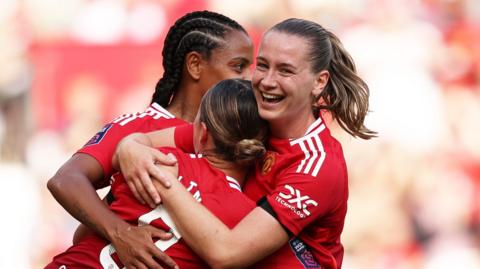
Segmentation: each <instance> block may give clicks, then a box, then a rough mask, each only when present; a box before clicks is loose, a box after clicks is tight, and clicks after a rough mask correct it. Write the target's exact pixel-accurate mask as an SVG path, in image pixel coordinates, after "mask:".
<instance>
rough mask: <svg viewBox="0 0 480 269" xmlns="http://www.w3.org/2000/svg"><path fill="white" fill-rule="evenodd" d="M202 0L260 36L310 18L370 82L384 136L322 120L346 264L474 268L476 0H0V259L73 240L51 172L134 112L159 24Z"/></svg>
mask: <svg viewBox="0 0 480 269" xmlns="http://www.w3.org/2000/svg"><path fill="white" fill-rule="evenodd" d="M201 9H209V10H213V11H217V12H220V13H223V14H225V15H228V16H230V17H232V18H234V19H235V20H237V21H238V22H240V23H241V24H242V25H244V26H245V28H246V29H247V30H248V32H249V33H250V35H251V36H252V38H253V40H254V42H255V44H256V45H258V42H259V40H260V38H261V34H262V32H263V31H264V30H265V29H267V28H269V27H271V26H272V25H273V24H275V23H277V22H279V21H280V20H282V19H285V18H288V17H300V18H306V19H310V20H314V21H316V22H318V23H320V24H321V25H323V26H324V27H326V28H328V29H331V30H332V31H333V32H335V33H336V34H338V36H339V37H340V38H341V39H342V41H343V43H344V45H345V47H346V48H347V49H348V50H349V51H350V52H351V54H352V56H353V58H354V59H355V61H356V64H357V67H358V69H359V72H360V73H361V76H362V77H363V78H364V79H365V80H366V81H367V83H368V84H369V86H370V89H371V113H370V114H369V116H368V119H367V126H368V127H370V128H372V129H374V130H376V131H378V132H379V138H377V139H373V140H371V141H361V140H358V139H353V138H351V137H349V136H348V135H346V134H345V133H343V132H342V131H340V130H339V129H338V128H337V127H336V126H335V124H332V126H331V128H332V130H333V131H334V133H335V135H336V136H337V137H338V138H339V140H340V141H341V142H342V144H343V146H344V151H345V155H346V158H347V162H348V167H349V173H350V198H349V211H348V214H347V219H346V225H345V231H344V233H343V237H342V240H343V243H344V245H345V249H346V253H345V259H344V268H352V269H360V268H374V269H376V268H393V269H396V268H398V269H404V268H426V269H434V268H435V269H437V268H440V269H441V268H480V2H479V1H478V0H242V1H237V0H210V1H206V0H160V1H154V0H68V1H58V0H1V1H0V178H1V185H2V187H1V188H0V205H1V208H0V209H1V214H2V221H1V224H0V238H1V239H2V244H0V245H1V246H0V268H21V269H23V268H41V267H42V266H43V265H45V264H46V263H47V262H48V261H50V259H51V257H52V256H53V255H55V254H57V253H59V252H60V251H62V250H64V249H65V248H66V247H68V246H69V245H70V244H71V239H72V235H73V231H74V230H75V228H76V227H77V225H78V222H77V221H76V220H75V219H73V218H72V217H71V216H69V215H68V214H67V213H66V212H65V211H64V210H63V209H62V208H61V207H60V206H59V205H58V204H57V203H56V202H55V200H54V199H53V198H52V197H51V195H50V194H49V192H48V191H47V189H46V182H47V180H48V179H49V178H50V177H51V176H52V175H53V174H54V173H55V171H56V170H57V169H58V168H59V167H60V166H61V165H62V163H63V162H64V161H66V160H67V159H68V158H69V157H70V156H71V154H73V153H74V152H75V151H76V150H77V149H79V148H80V147H81V146H82V145H83V144H85V143H86V141H88V140H89V138H90V137H91V136H93V135H94V134H95V133H96V132H97V131H98V130H99V129H100V128H101V127H102V126H103V124H104V123H105V122H108V121H110V120H112V119H113V118H115V117H116V116H118V115H120V114H123V113H128V112H136V111H143V109H144V108H145V107H146V105H147V104H148V103H149V101H150V97H151V94H152V93H153V90H154V86H155V83H156V81H157V80H158V79H159V77H160V76H161V74H162V72H163V71H162V67H161V49H162V43H163V38H164V36H165V34H166V31H167V30H168V27H169V26H170V25H171V24H172V23H173V22H174V21H175V20H176V19H177V18H178V17H180V16H182V15H184V14H185V13H186V12H188V11H193V10H201ZM104 192H105V191H104V190H103V192H102V191H100V195H103V194H104Z"/></svg>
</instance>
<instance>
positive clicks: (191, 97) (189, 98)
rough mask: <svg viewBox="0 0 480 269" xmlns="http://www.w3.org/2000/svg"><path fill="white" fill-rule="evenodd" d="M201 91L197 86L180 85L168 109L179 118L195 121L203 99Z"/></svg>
mask: <svg viewBox="0 0 480 269" xmlns="http://www.w3.org/2000/svg"><path fill="white" fill-rule="evenodd" d="M199 92H200V91H199V90H198V89H196V87H195V86H185V85H180V87H179V88H178V90H177V92H176V93H175V95H174V96H173V99H172V102H171V103H170V105H168V108H167V110H168V111H169V112H170V113H172V114H173V115H175V117H177V118H180V119H183V120H185V121H188V122H193V121H194V120H195V116H196V115H197V111H198V107H199V106H200V102H201V100H202V97H201V96H199V95H198V94H197V93H199Z"/></svg>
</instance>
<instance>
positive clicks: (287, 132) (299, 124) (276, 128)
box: [269, 113, 315, 139]
mask: <svg viewBox="0 0 480 269" xmlns="http://www.w3.org/2000/svg"><path fill="white" fill-rule="evenodd" d="M313 122H315V117H314V116H313V114H312V113H308V115H305V116H303V117H296V118H295V119H293V120H292V119H277V120H274V121H270V122H269V126H270V133H271V134H272V136H274V137H276V138H281V139H296V138H299V137H302V136H304V135H305V133H306V132H307V130H308V127H309V126H310V125H311V124H312V123H313Z"/></svg>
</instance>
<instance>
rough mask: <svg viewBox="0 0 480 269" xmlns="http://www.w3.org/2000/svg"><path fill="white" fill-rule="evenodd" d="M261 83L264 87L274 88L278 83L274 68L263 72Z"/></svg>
mask: <svg viewBox="0 0 480 269" xmlns="http://www.w3.org/2000/svg"><path fill="white" fill-rule="evenodd" d="M260 83H261V84H262V86H263V87H264V88H274V87H275V86H276V85H277V80H276V78H275V75H274V73H273V72H272V70H269V71H268V72H264V73H263V77H262V78H261V80H260Z"/></svg>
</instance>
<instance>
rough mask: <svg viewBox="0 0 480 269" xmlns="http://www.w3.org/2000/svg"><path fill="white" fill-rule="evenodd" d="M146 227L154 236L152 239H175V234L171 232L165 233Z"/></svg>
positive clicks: (149, 226)
mask: <svg viewBox="0 0 480 269" xmlns="http://www.w3.org/2000/svg"><path fill="white" fill-rule="evenodd" d="M143 227H145V228H146V229H147V230H148V231H149V232H150V234H151V235H152V238H160V239H161V240H168V239H170V238H172V237H173V234H172V233H171V232H169V231H164V230H162V229H159V228H156V227H153V226H151V225H145V226H143Z"/></svg>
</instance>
